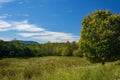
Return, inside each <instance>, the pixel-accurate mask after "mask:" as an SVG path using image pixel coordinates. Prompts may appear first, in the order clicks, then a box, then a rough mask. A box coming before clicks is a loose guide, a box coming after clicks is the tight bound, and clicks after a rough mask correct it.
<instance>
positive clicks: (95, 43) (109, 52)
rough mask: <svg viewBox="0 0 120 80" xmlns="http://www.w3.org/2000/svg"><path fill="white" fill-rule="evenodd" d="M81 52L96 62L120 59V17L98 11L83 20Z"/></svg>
mask: <svg viewBox="0 0 120 80" xmlns="http://www.w3.org/2000/svg"><path fill="white" fill-rule="evenodd" d="M79 49H80V52H81V53H83V54H85V55H86V57H87V59H89V60H90V61H94V62H104V61H113V60H117V59H118V58H120V15H119V14H114V13H111V12H110V11H109V10H106V11H103V10H98V11H95V12H93V13H92V14H89V15H88V16H86V17H85V18H84V19H83V20H82V30H81V38H80V41H79Z"/></svg>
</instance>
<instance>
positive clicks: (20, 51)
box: [0, 40, 78, 58]
mask: <svg viewBox="0 0 120 80" xmlns="http://www.w3.org/2000/svg"><path fill="white" fill-rule="evenodd" d="M77 49H78V44H77V43H76V42H69V41H68V42H66V43H50V42H48V43H44V44H23V43H20V42H19V41H18V40H14V41H10V42H6V41H3V40H0V58H11V57H15V58H16V57H17V58H28V57H38V56H73V55H76V50H77Z"/></svg>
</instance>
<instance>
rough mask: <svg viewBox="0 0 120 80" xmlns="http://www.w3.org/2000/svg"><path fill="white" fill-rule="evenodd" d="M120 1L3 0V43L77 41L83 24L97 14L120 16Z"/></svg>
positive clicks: (0, 4)
mask: <svg viewBox="0 0 120 80" xmlns="http://www.w3.org/2000/svg"><path fill="white" fill-rule="evenodd" d="M119 4H120V0H104V1H102V0H92V1H91V0H0V39H3V40H13V39H18V40H28V41H30V40H32V41H37V42H40V43H41V42H48V41H51V42H66V41H78V40H79V38H80V30H81V27H82V25H81V24H80V22H81V20H82V19H83V18H84V17H85V16H86V15H88V14H90V13H92V12H93V11H95V10H100V9H102V10H110V11H111V12H112V13H117V14H119V13H120V5H119Z"/></svg>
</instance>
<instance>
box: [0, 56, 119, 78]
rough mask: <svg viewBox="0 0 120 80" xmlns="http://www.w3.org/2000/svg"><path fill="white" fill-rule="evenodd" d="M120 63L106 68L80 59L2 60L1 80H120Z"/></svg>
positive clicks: (111, 64)
mask: <svg viewBox="0 0 120 80" xmlns="http://www.w3.org/2000/svg"><path fill="white" fill-rule="evenodd" d="M119 79H120V63H119V61H118V62H111V63H110V62H109V63H106V64H105V65H104V66H102V65H101V64H98V63H97V64H92V63H90V62H89V61H86V60H85V59H82V58H79V57H40V58H29V59H17V58H11V59H9V58H7V59H3V60H0V80H119Z"/></svg>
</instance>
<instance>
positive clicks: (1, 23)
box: [0, 20, 79, 42]
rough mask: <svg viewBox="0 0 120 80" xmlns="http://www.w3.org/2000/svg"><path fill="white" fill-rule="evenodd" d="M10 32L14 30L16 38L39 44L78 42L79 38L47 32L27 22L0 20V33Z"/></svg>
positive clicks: (62, 33)
mask: <svg viewBox="0 0 120 80" xmlns="http://www.w3.org/2000/svg"><path fill="white" fill-rule="evenodd" d="M12 30H15V31H16V34H17V35H18V36H21V37H23V38H29V39H33V40H36V41H39V42H48V41H50V42H66V41H78V39H79V36H75V35H73V34H70V33H64V32H54V31H49V30H47V29H44V28H42V27H39V26H37V25H35V24H30V23H29V22H28V21H27V20H24V21H19V22H18V21H11V22H8V21H5V20H0V32H5V31H12Z"/></svg>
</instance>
